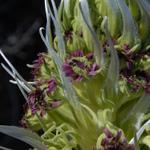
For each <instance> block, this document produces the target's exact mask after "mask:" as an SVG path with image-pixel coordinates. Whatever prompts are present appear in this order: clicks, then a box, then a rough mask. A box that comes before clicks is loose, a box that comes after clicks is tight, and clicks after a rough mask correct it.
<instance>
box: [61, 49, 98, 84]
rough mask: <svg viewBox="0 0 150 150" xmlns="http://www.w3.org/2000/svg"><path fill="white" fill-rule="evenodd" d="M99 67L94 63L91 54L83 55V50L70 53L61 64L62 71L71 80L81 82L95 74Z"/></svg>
mask: <svg viewBox="0 0 150 150" xmlns="http://www.w3.org/2000/svg"><path fill="white" fill-rule="evenodd" d="M98 69H99V66H98V65H97V64H96V62H95V61H94V56H93V53H88V54H86V55H85V54H84V52H83V50H76V51H74V52H72V53H71V54H70V55H69V56H68V57H67V58H66V60H65V63H64V64H63V71H64V72H65V75H66V76H67V77H70V78H71V79H72V80H76V81H81V80H83V79H84V78H88V77H90V76H94V75H96V74H97V72H98Z"/></svg>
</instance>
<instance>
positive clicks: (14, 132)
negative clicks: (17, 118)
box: [0, 125, 46, 150]
mask: <svg viewBox="0 0 150 150" xmlns="http://www.w3.org/2000/svg"><path fill="white" fill-rule="evenodd" d="M0 132H1V133H3V134H7V135H9V136H11V137H14V138H16V139H18V140H21V141H23V142H25V143H27V144H29V145H30V146H32V147H34V148H37V149H38V150H46V146H45V145H43V144H42V139H41V138H40V137H39V136H38V135H37V134H36V133H33V132H32V131H29V130H27V129H23V128H19V127H15V126H5V125H0Z"/></svg>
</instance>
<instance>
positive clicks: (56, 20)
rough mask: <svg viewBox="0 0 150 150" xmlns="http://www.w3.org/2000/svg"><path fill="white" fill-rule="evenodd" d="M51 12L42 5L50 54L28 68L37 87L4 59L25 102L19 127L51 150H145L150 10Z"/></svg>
mask: <svg viewBox="0 0 150 150" xmlns="http://www.w3.org/2000/svg"><path fill="white" fill-rule="evenodd" d="M51 4H52V8H53V9H51V8H50V6H49V3H48V0H45V12H46V18H47V25H46V28H45V29H44V28H40V35H41V38H42V40H43V42H44V43H45V45H46V47H47V50H48V52H47V53H41V54H39V55H38V58H37V60H35V61H34V62H33V65H28V66H29V67H31V68H32V74H33V75H34V78H33V81H32V82H27V81H25V80H24V79H23V78H22V77H21V76H20V75H19V73H18V72H17V71H16V70H15V68H14V67H13V66H12V65H11V63H10V62H9V61H8V60H7V58H6V57H5V56H4V54H3V53H2V52H1V55H2V57H3V58H4V59H5V61H6V63H7V64H8V66H9V67H7V66H6V65H4V64H2V66H3V68H4V69H5V70H6V71H7V72H8V73H9V74H10V75H11V76H12V78H14V80H15V81H11V82H12V83H15V84H17V85H18V87H19V88H20V90H21V92H22V94H23V95H24V97H25V98H26V100H27V108H26V111H25V115H24V117H23V119H22V124H23V125H24V126H25V127H27V128H29V129H31V130H33V131H35V132H38V131H39V130H42V133H41V134H40V136H41V141H42V144H43V145H45V146H46V148H47V149H48V150H73V149H75V150H110V149H113V150H135V149H136V150H137V149H141V150H148V149H149V148H150V129H149V125H150V110H149V109H150V78H149V75H150V74H149V71H150V58H149V56H150V51H149V49H150V40H149V39H150V34H149V30H150V21H149V19H150V2H149V1H148V0H62V1H61V3H60V6H59V8H58V10H57V8H56V6H55V3H54V0H51ZM52 10H53V11H52ZM50 21H52V22H50ZM52 23H53V25H54V28H55V32H54V37H53V36H52V35H53V34H52V31H51V26H52ZM43 30H45V31H46V34H45V35H43ZM0 129H1V127H0ZM143 132H144V133H143ZM5 133H7V132H5ZM7 134H9V133H7ZM23 141H25V142H27V143H28V144H30V145H31V146H34V144H33V143H32V142H31V143H30V142H28V141H27V140H23ZM41 141H40V142H41ZM38 146H42V145H38ZM35 148H38V147H35Z"/></svg>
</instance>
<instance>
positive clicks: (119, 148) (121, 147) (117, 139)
mask: <svg viewBox="0 0 150 150" xmlns="http://www.w3.org/2000/svg"><path fill="white" fill-rule="evenodd" d="M103 131H104V134H105V138H104V139H103V140H102V142H101V146H102V148H101V150H135V148H134V145H131V144H128V142H127V140H126V139H125V138H124V137H123V134H122V131H118V132H117V134H116V135H114V134H112V133H111V132H110V131H109V129H107V128H105V129H104V130H103Z"/></svg>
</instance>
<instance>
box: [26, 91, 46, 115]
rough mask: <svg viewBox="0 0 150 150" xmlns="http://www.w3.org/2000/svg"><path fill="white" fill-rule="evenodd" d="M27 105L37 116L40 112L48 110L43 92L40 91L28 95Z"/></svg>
mask: <svg viewBox="0 0 150 150" xmlns="http://www.w3.org/2000/svg"><path fill="white" fill-rule="evenodd" d="M27 104H28V107H29V108H30V109H31V111H32V114H35V113H36V112H38V111H40V112H43V111H44V110H45V108H46V102H45V101H44V98H43V93H42V91H40V90H35V91H32V92H31V93H30V94H29V95H28V101H27Z"/></svg>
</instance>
